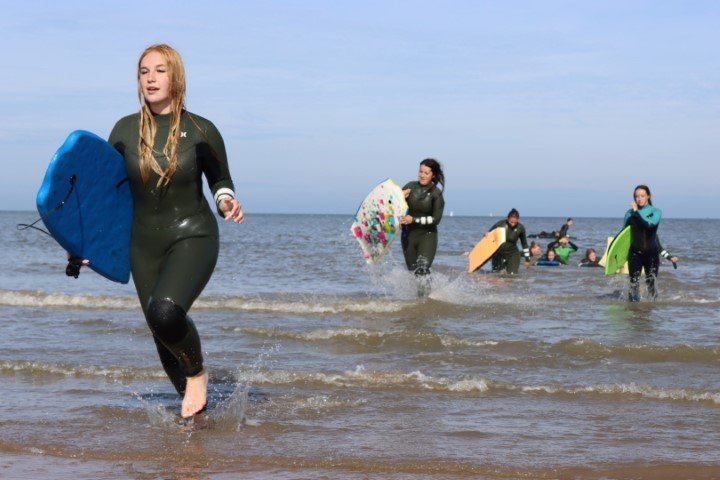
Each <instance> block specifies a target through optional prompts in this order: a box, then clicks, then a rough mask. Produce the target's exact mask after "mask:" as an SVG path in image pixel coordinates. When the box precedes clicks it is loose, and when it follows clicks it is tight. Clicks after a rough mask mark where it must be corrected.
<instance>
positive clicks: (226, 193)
mask: <svg viewBox="0 0 720 480" xmlns="http://www.w3.org/2000/svg"><path fill="white" fill-rule="evenodd" d="M225 197H230V198H235V192H233V191H232V189H230V188H219V189H218V191H217V192H215V195H214V196H213V198H214V200H215V205H218V206H219V205H220V200H222V199H223V198H225Z"/></svg>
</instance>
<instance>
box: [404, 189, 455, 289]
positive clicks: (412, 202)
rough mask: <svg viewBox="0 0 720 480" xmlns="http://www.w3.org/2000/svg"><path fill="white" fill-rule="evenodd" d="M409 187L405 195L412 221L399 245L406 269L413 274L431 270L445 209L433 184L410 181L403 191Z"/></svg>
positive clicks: (439, 190)
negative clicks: (438, 226) (438, 230)
mask: <svg viewBox="0 0 720 480" xmlns="http://www.w3.org/2000/svg"><path fill="white" fill-rule="evenodd" d="M407 189H410V195H408V197H407V204H408V215H410V216H412V217H413V223H411V224H410V225H405V226H404V227H403V233H402V248H403V254H404V255H405V264H406V265H407V268H408V270H412V271H413V272H415V274H416V275H426V274H428V273H430V267H431V266H432V263H433V260H434V259H435V252H436V251H437V245H438V236H437V235H438V234H437V225H438V223H440V219H441V218H442V215H443V210H444V209H445V200H444V199H443V193H442V190H441V189H440V187H438V186H437V185H435V184H434V183H432V182H431V183H430V184H429V185H420V182H409V183H408V184H406V185H405V186H404V187H403V190H407Z"/></svg>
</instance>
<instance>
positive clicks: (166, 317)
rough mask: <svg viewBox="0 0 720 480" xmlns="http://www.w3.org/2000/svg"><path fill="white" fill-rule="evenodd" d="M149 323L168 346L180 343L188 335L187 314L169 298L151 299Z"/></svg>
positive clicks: (148, 315)
mask: <svg viewBox="0 0 720 480" xmlns="http://www.w3.org/2000/svg"><path fill="white" fill-rule="evenodd" d="M147 323H148V326H149V327H150V330H152V332H153V334H154V335H155V336H157V337H158V338H159V339H161V340H162V342H163V343H165V344H166V345H167V344H174V343H177V342H179V341H180V340H182V339H183V338H185V336H186V335H187V333H188V322H187V313H186V312H185V310H183V308H182V307H180V306H179V305H177V304H176V303H175V302H173V301H172V300H171V299H169V298H161V299H155V298H151V299H150V302H149V304H148V308H147Z"/></svg>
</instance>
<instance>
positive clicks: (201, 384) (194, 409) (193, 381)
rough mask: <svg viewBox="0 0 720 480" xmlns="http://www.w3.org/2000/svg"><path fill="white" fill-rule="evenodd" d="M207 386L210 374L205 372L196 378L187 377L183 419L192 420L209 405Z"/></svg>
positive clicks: (182, 410) (182, 412)
mask: <svg viewBox="0 0 720 480" xmlns="http://www.w3.org/2000/svg"><path fill="white" fill-rule="evenodd" d="M207 385H208V374H207V372H206V371H205V370H203V371H202V372H200V373H199V374H197V375H195V376H194V377H187V386H186V387H185V397H183V401H182V409H181V411H180V415H181V416H182V417H183V418H190V417H192V416H193V415H195V414H196V413H198V412H199V411H200V410H202V409H203V408H204V407H205V404H206V403H207Z"/></svg>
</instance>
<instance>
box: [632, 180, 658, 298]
mask: <svg viewBox="0 0 720 480" xmlns="http://www.w3.org/2000/svg"><path fill="white" fill-rule="evenodd" d="M661 218H662V210H660V209H659V208H657V207H654V206H653V204H652V195H651V194H650V187H648V186H647V185H638V186H637V187H635V190H634V191H633V201H632V202H631V203H630V209H629V210H628V211H627V212H625V226H626V227H627V226H628V225H629V226H630V233H631V235H630V238H631V241H630V256H629V258H628V268H629V269H630V291H629V293H628V299H629V300H630V301H631V302H637V301H639V300H640V275H641V273H642V271H643V269H645V284H646V285H647V290H648V296H649V297H650V299H653V300H654V299H655V298H656V297H657V290H656V288H655V279H656V278H657V275H658V268H659V265H660V244H659V242H658V236H657V230H658V227H659V226H660V219H661Z"/></svg>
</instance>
